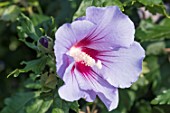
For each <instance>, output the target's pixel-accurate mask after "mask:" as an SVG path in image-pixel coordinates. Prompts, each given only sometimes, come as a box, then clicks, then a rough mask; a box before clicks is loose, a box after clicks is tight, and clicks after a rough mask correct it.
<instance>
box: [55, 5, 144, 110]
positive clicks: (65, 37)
mask: <svg viewBox="0 0 170 113" xmlns="http://www.w3.org/2000/svg"><path fill="white" fill-rule="evenodd" d="M134 33H135V28H134V24H133V22H132V21H131V20H130V19H129V18H128V16H126V15H124V14H123V13H122V12H121V11H120V10H119V8H118V7H116V6H110V7H105V8H99V7H89V8H87V10H86V16H85V17H81V18H78V19H77V20H76V21H74V22H72V23H71V24H69V23H67V24H64V25H62V26H61V27H60V28H59V29H58V31H57V32H56V34H55V37H56V40H55V46H54V50H55V56H56V62H57V64H56V66H57V73H58V75H59V76H60V77H61V78H62V79H63V81H64V83H65V84H64V85H63V86H62V87H60V89H59V95H60V97H61V98H62V99H65V100H67V101H74V100H78V99H80V98H84V99H86V101H89V102H92V101H94V99H95V98H96V95H97V96H98V97H99V98H100V99H101V100H102V101H103V103H104V104H105V105H106V107H107V108H108V110H109V111H111V110H112V109H114V108H116V107H117V105H118V89H117V88H127V87H130V86H131V85H132V83H133V82H135V81H136V80H137V79H138V76H139V74H140V73H141V70H142V61H143V58H144V56H145V53H144V50H143V48H142V47H141V46H140V44H139V43H137V42H135V41H134Z"/></svg>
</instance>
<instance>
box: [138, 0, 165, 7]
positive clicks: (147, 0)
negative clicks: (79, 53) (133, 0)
mask: <svg viewBox="0 0 170 113" xmlns="http://www.w3.org/2000/svg"><path fill="white" fill-rule="evenodd" d="M138 1H139V2H140V3H142V4H144V5H151V6H153V5H156V4H160V3H162V0H138Z"/></svg>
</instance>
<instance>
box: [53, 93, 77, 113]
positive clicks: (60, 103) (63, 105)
mask: <svg viewBox="0 0 170 113" xmlns="http://www.w3.org/2000/svg"><path fill="white" fill-rule="evenodd" d="M69 109H72V110H74V111H76V112H78V111H79V104H78V102H76V101H75V102H66V101H64V100H62V99H61V98H60V97H59V95H58V94H56V95H55V99H54V108H53V110H54V113H55V112H56V111H60V112H61V113H62V112H64V113H69Z"/></svg>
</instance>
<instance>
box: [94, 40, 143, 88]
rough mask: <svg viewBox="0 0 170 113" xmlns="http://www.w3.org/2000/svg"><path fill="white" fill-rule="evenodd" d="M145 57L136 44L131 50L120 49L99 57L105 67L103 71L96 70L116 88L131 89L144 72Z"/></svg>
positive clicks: (141, 49)
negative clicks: (143, 62)
mask: <svg viewBox="0 0 170 113" xmlns="http://www.w3.org/2000/svg"><path fill="white" fill-rule="evenodd" d="M144 57H145V52H144V50H143V48H142V47H141V45H140V44H139V43H137V42H134V43H133V44H132V45H131V46H130V48H119V49H118V50H114V51H110V52H108V53H103V54H101V55H99V56H98V59H100V60H101V61H102V65H103V67H102V69H101V70H100V69H96V68H94V70H96V71H97V72H98V73H100V74H101V75H102V77H103V78H105V79H106V80H107V81H108V82H109V83H110V84H111V85H113V86H115V87H119V88H125V87H130V86H131V85H132V83H133V82H135V81H136V80H137V79H138V76H139V74H140V73H141V71H142V61H143V58H144Z"/></svg>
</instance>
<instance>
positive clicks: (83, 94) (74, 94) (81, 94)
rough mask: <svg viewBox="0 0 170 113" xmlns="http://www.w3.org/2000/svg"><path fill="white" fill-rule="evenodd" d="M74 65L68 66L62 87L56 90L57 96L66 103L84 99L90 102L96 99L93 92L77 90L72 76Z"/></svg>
mask: <svg viewBox="0 0 170 113" xmlns="http://www.w3.org/2000/svg"><path fill="white" fill-rule="evenodd" d="M73 65H74V63H72V64H70V65H69V67H68V68H67V69H66V72H65V74H64V76H63V80H64V83H65V84H64V85H63V86H61V87H60V88H59V90H58V93H59V96H60V97H61V98H62V99H64V100H66V101H75V100H79V99H80V98H84V99H85V100H86V101H89V102H92V101H94V99H95V98H96V94H95V93H94V92H93V91H90V90H87V91H83V90H81V89H80V88H79V85H78V82H77V79H76V78H75V76H74V75H73V74H72V71H71V70H72V68H73Z"/></svg>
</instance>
